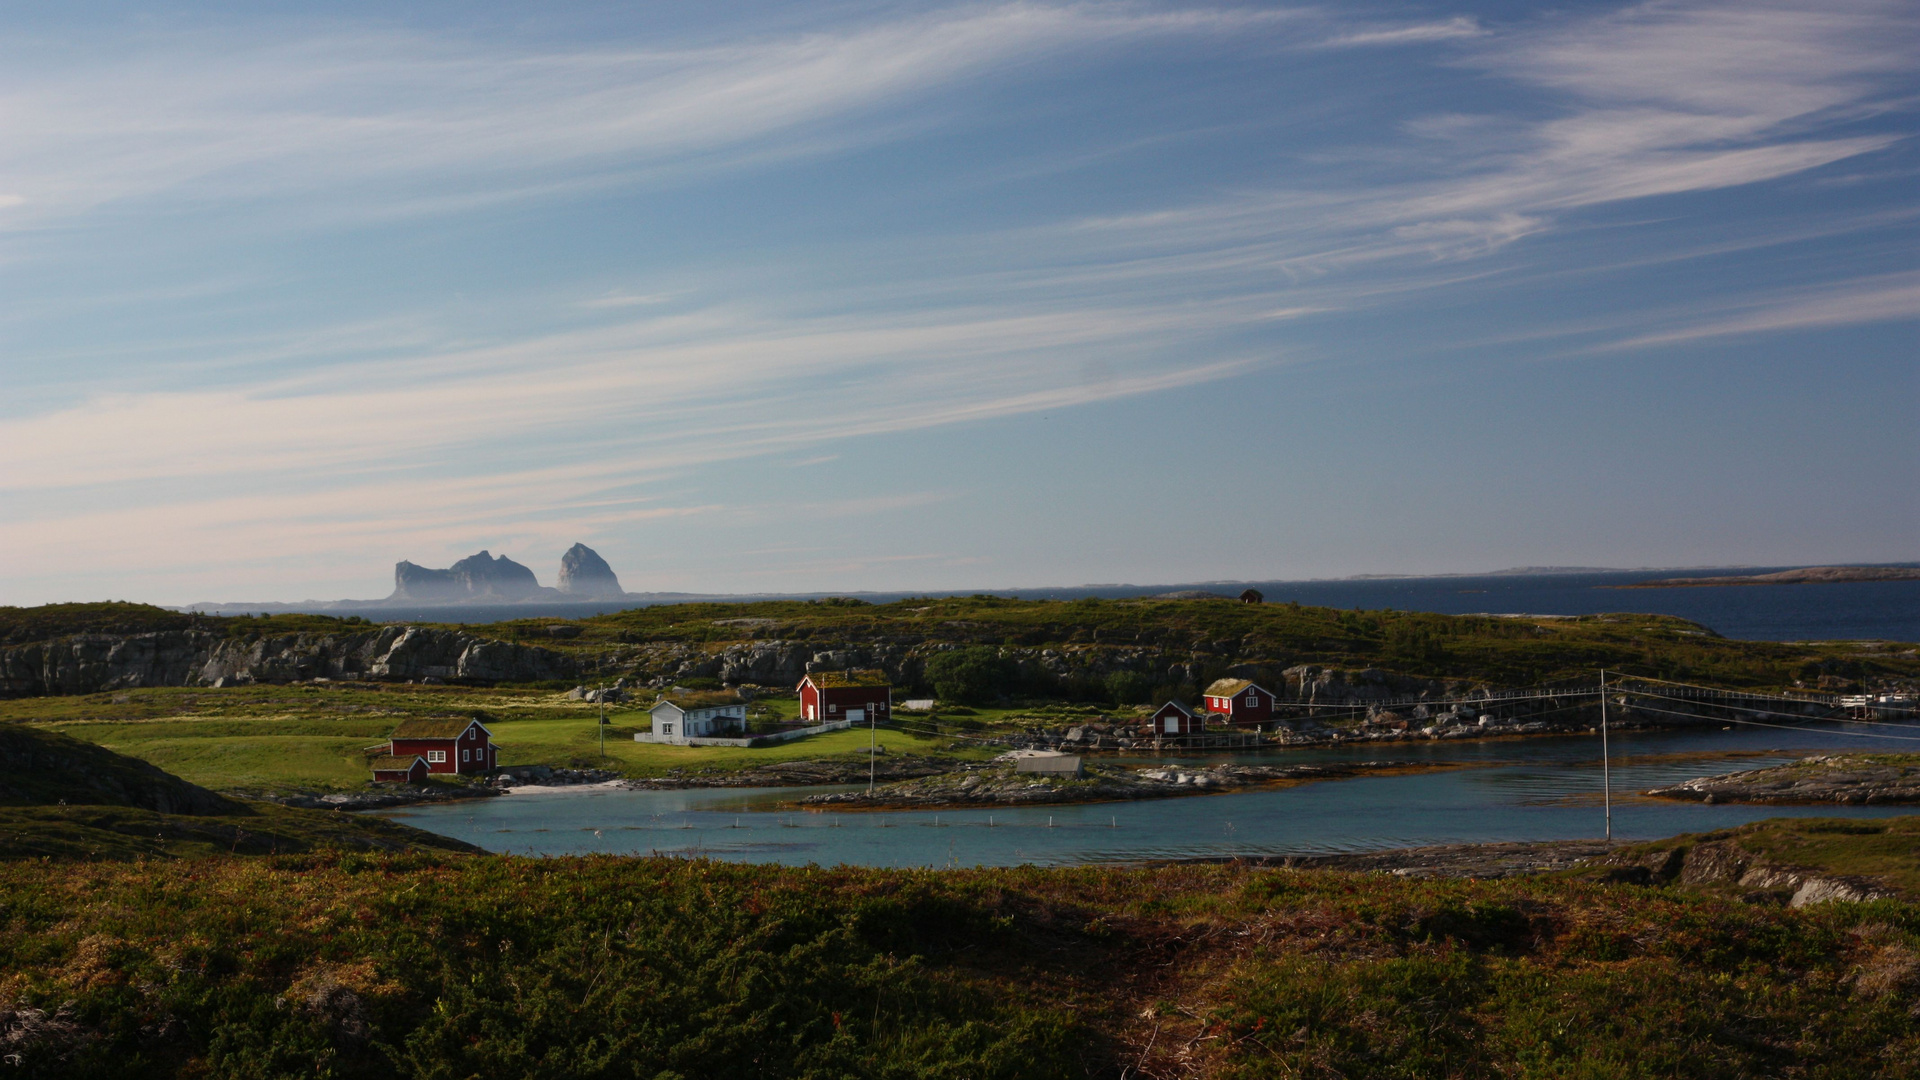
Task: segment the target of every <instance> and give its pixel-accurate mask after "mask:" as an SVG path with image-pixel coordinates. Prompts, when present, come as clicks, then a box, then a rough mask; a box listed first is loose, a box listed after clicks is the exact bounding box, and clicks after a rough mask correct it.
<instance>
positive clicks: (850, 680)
mask: <svg viewBox="0 0 1920 1080" xmlns="http://www.w3.org/2000/svg"><path fill="white" fill-rule="evenodd" d="M807 678H808V679H810V680H812V681H813V685H815V686H817V687H819V688H821V689H822V690H826V689H838V688H840V687H843V686H872V687H882V686H884V687H887V688H889V689H891V688H892V686H893V680H892V679H889V678H887V673H886V672H884V671H880V670H878V669H875V668H861V669H858V670H854V671H809V672H807Z"/></svg>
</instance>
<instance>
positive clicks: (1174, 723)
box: [1152, 701, 1207, 739]
mask: <svg viewBox="0 0 1920 1080" xmlns="http://www.w3.org/2000/svg"><path fill="white" fill-rule="evenodd" d="M1206 723H1207V718H1206V717H1204V716H1201V715H1200V714H1199V713H1196V712H1194V711H1193V710H1192V709H1189V708H1187V707H1186V706H1185V705H1182V704H1180V703H1179V702H1177V701H1169V702H1167V703H1166V704H1165V705H1162V706H1160V708H1159V709H1158V710H1157V711H1156V712H1155V713H1154V714H1153V720H1152V724H1153V737H1154V738H1156V739H1164V738H1166V737H1167V736H1169V735H1198V734H1200V732H1201V731H1203V730H1205V728H1206Z"/></svg>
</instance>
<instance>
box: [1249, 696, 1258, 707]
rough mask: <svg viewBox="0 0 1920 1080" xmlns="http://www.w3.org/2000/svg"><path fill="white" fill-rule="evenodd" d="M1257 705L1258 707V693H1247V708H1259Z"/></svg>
mask: <svg viewBox="0 0 1920 1080" xmlns="http://www.w3.org/2000/svg"><path fill="white" fill-rule="evenodd" d="M1259 707H1260V695H1259V694H1248V695H1247V708H1249V709H1255V708H1259Z"/></svg>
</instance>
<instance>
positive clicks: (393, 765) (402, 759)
mask: <svg viewBox="0 0 1920 1080" xmlns="http://www.w3.org/2000/svg"><path fill="white" fill-rule="evenodd" d="M416 762H417V763H420V764H425V763H426V759H425V758H423V757H421V756H420V755H419V754H405V755H402V756H399V757H396V756H394V755H392V754H381V755H379V756H377V757H375V758H374V759H373V771H374V772H386V771H388V770H392V771H394V772H406V771H409V770H411V769H412V768H413V766H414V764H415V763H416Z"/></svg>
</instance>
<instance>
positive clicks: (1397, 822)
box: [387, 727, 1920, 867]
mask: <svg viewBox="0 0 1920 1080" xmlns="http://www.w3.org/2000/svg"><path fill="white" fill-rule="evenodd" d="M1896 733H1898V732H1896ZM1911 734H1913V735H1914V736H1915V737H1916V738H1920V727H1916V728H1915V729H1914V730H1913V731H1912V732H1911ZM1872 742H1874V740H1866V739H1860V738H1857V737H1850V736H1849V735H1848V734H1847V733H1845V732H1843V731H1839V730H1835V731H1831V732H1829V731H1820V732H1785V731H1756V730H1739V731H1719V730H1711V731H1702V730H1690V731H1683V732H1656V733H1644V734H1634V735H1627V736H1621V735H1615V736H1614V738H1613V740H1612V748H1613V753H1614V767H1613V790H1614V808H1613V820H1614V835H1615V836H1616V837H1618V838H1623V839H1629V840H1638V839H1656V838H1659V837H1664V836H1671V835H1674V834H1675V833H1682V832H1700V831H1704V830H1709V829H1718V828H1726V827H1729V826H1733V825H1738V824H1741V823H1743V822H1748V821H1755V820H1758V819H1760V818H1766V817H1779V816H1788V815H1792V816H1829V817H1889V816H1895V815H1899V814H1903V813H1911V812H1914V811H1913V810H1912V809H1908V808H1897V807H1896V808H1877V807H1876V808H1859V807H1769V806H1727V805H1723V806H1704V805H1700V804H1698V803H1675V802H1667V801H1664V800H1654V799H1643V798H1638V797H1636V796H1634V795H1633V794H1632V793H1633V792H1635V791H1639V790H1643V789H1645V788H1649V787H1654V786H1658V785H1661V784H1667V783H1673V782H1677V781H1681V780H1686V779H1690V778H1692V777H1695V776H1702V775H1707V774H1710V773H1717V772H1726V771H1729V770H1731V769H1740V768H1754V767H1757V766H1759V765H1764V764H1768V763H1772V762H1778V761H1784V760H1789V759H1791V758H1794V757H1799V756H1804V755H1805V754H1807V753H1811V752H1819V751H1823V750H1834V749H1847V750H1859V749H1862V748H1863V746H1862V744H1863V743H1872ZM1867 748H1872V749H1905V748H1907V744H1901V743H1889V742H1882V743H1880V744H1879V745H1877V746H1872V747H1867ZM1599 750H1600V747H1599V739H1598V737H1597V736H1585V737H1582V736H1571V737H1554V738H1541V739H1527V740H1513V739H1507V740H1487V741H1483V742H1452V743H1421V744H1417V745H1408V746H1399V747H1385V746H1375V747H1357V748H1356V747H1347V748H1341V749H1339V750H1320V751H1309V750H1297V751H1291V752H1288V753H1285V754H1268V755H1262V756H1261V757H1260V758H1259V760H1261V761H1265V762H1273V761H1315V760H1319V761H1329V760H1341V759H1349V760H1404V761H1413V762H1432V763H1460V764H1461V765H1462V766H1463V767H1459V768H1449V769H1446V770H1444V771H1434V772H1423V773H1414V774H1407V775H1399V776H1375V777H1359V778H1355V779H1348V780H1333V781H1323V782H1319V783H1313V784H1306V785H1302V786H1299V787H1292V788H1279V789H1267V790H1254V791H1245V792H1239V793H1235V794H1226V795H1200V796H1190V797H1185V798H1172V799H1158V800H1151V801H1143V802H1126V803H1094V804H1087V805H1081V806H1062V807H1051V808H1028V809H995V810H991V811H988V810H963V811H954V810H941V811H912V812H897V813H896V812H861V813H825V812H818V811H805V810H799V809H796V808H793V807H792V806H791V803H792V801H793V800H795V799H798V798H800V797H803V796H805V795H807V794H811V793H814V792H817V791H831V790H844V789H840V788H754V789H730V790H729V789H718V790H714V789H709V790H688V791H625V790H609V789H595V790H573V791H567V790H564V789H562V790H557V791H552V792H543V793H538V794H516V795H509V796H505V797H503V798H497V799H488V800H484V801H476V802H469V803H464V804H459V805H451V806H448V805H441V806H423V807H411V808H407V809H405V810H399V811H392V812H389V813H388V815H387V816H389V817H392V818H394V819H395V820H398V821H404V822H406V823H407V824H410V825H415V826H418V827H420V828H424V829H429V830H432V831H434V832H438V833H441V834H443V835H447V836H453V837H457V838H459V839H461V840H465V841H468V842H469V843H473V844H478V845H480V846H481V847H484V848H487V849H489V850H491V851H498V852H512V853H516V854H529V855H579V854H617V855H648V854H660V855H680V856H704V857H708V858H715V859H725V860H732V861H739V862H768V863H782V864H787V865H803V864H807V863H814V864H819V865H834V864H840V863H846V864H852V865H861V866H901V867H925V866H936V867H937V866H949V865H952V866H1012V865H1020V864H1027V863H1031V864H1035V865H1066V864H1076V863H1098V862H1114V861H1132V860H1142V859H1171V858H1192V857H1198V856H1221V855H1277V854H1306V853H1314V852H1334V851H1363V850H1369V849H1378V848H1391V847H1406V846H1412V845H1419V844H1438V843H1462V842H1475V841H1495V840H1557V839H1579V838H1585V837H1597V836H1600V835H1601V833H1602V829H1603V810H1602V798H1601V767H1600V760H1599ZM1180 760H1223V758H1213V759H1191V758H1188V759H1180Z"/></svg>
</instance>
